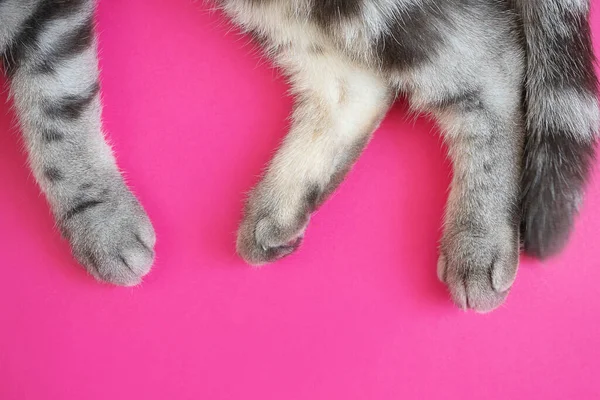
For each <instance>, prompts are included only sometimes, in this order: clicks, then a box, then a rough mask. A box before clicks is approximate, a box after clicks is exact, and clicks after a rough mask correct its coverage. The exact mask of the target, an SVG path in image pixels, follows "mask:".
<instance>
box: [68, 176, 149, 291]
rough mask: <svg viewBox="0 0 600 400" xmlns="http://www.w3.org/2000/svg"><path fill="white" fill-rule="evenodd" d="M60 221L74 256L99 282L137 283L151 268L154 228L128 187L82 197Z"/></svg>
mask: <svg viewBox="0 0 600 400" xmlns="http://www.w3.org/2000/svg"><path fill="white" fill-rule="evenodd" d="M123 186H124V185H123ZM59 224H60V226H61V230H62V232H63V235H64V236H65V237H66V238H67V239H68V240H69V242H70V244H71V249H72V251H73V254H74V256H75V258H77V260H78V261H79V262H80V263H81V264H82V265H83V266H84V267H85V268H86V269H87V271H88V272H89V273H90V274H92V275H93V276H94V277H95V278H96V279H98V280H100V281H104V282H108V283H112V284H115V285H119V286H135V285H137V284H139V283H140V282H141V281H142V278H143V277H144V276H145V275H146V274H147V273H148V272H149V271H150V268H151V267H152V263H153V261H154V244H155V242H156V236H155V233H154V229H153V227H152V224H151V223H150V219H149V218H148V216H147V215H146V213H145V211H144V210H143V208H142V206H141V205H140V204H139V202H138V201H137V199H136V198H135V197H134V196H133V194H131V193H130V192H129V190H128V189H127V188H125V187H119V188H118V189H113V190H109V189H105V190H104V191H102V193H101V194H100V195H98V196H94V197H90V198H86V199H79V200H78V201H77V202H76V203H74V204H73V205H72V207H71V208H70V209H69V210H68V211H67V212H66V213H65V214H64V215H63V216H62V218H60V221H59Z"/></svg>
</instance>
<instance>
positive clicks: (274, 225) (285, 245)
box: [236, 185, 315, 266]
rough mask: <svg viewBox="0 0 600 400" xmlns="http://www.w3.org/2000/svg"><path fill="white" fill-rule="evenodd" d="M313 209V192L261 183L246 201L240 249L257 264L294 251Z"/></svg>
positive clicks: (246, 259)
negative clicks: (308, 193)
mask: <svg viewBox="0 0 600 400" xmlns="http://www.w3.org/2000/svg"><path fill="white" fill-rule="evenodd" d="M314 209H315V199H314V196H306V195H302V194H298V193H296V192H294V191H293V190H281V189H280V190H277V189H273V188H272V187H271V188H270V187H269V186H267V185H264V186H260V185H259V187H258V188H257V189H255V190H254V192H253V194H252V195H251V196H250V199H249V200H248V203H247V204H246V209H245V212H244V219H243V221H242V223H241V224H240V228H239V230H238V234H237V243H236V250H237V253H238V254H239V255H240V256H241V257H242V258H243V259H244V260H245V261H246V262H247V263H248V264H250V265H255V266H258V265H263V264H267V263H270V262H273V261H276V260H278V259H280V258H283V257H286V256H288V255H290V254H292V253H293V252H294V251H296V249H298V247H299V246H300V244H301V243H302V239H303V238H304V231H305V230H306V227H307V225H308V221H309V219H310V215H311V212H312V211H313V210H314Z"/></svg>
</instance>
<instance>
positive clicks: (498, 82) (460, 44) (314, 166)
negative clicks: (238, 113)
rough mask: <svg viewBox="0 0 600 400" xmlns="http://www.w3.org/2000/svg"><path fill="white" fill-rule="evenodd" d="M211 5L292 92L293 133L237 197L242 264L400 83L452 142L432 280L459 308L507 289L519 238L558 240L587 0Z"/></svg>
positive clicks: (584, 115) (576, 160) (285, 248)
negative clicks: (259, 50) (244, 195)
mask: <svg viewBox="0 0 600 400" xmlns="http://www.w3.org/2000/svg"><path fill="white" fill-rule="evenodd" d="M219 3H220V6H221V7H222V8H223V9H224V10H225V12H226V13H227V14H228V15H229V16H230V17H231V18H232V19H233V20H234V21H235V22H236V23H237V24H239V25H240V26H241V27H242V28H243V29H244V30H245V31H247V32H249V33H250V34H252V35H254V36H255V37H256V38H257V40H258V41H259V42H260V43H261V44H262V45H263V46H264V48H265V50H266V53H267V54H268V55H269V56H270V57H272V58H273V60H274V61H275V63H276V64H277V65H279V66H280V67H281V68H282V69H283V71H284V72H285V73H286V74H287V75H288V76H289V79H290V82H291V85H292V89H293V91H294V92H295V93H296V95H297V104H296V107H295V110H294V115H293V123H292V126H291V130H290V132H289V135H288V136H287V138H286V139H285V141H284V143H283V145H282V146H281V148H280V149H279V151H278V152H277V154H276V155H275V157H274V159H273V161H272V162H271V164H270V165H269V167H268V168H267V171H266V173H265V175H264V177H263V179H262V181H261V182H260V183H259V184H258V185H257V187H256V188H255V189H254V190H253V191H252V193H251V195H250V197H249V199H248V201H247V205H246V211H245V217H244V220H243V222H242V224H241V227H240V229H239V232H238V242H237V248H238V252H239V254H240V255H241V256H242V257H243V258H244V259H246V260H247V261H248V262H250V263H252V264H263V263H267V262H271V261H273V260H275V259H277V258H280V257H282V256H285V255H287V254H290V253H291V252H293V251H294V250H296V248H297V247H298V245H299V244H300V242H301V240H302V237H303V235H304V231H305V229H306V226H307V224H308V221H309V218H310V215H311V213H312V212H313V211H314V210H315V209H316V208H317V207H318V205H319V204H321V203H322V202H323V201H324V200H325V199H326V198H327V196H328V194H329V193H331V192H332V191H333V190H334V189H335V187H336V186H337V185H338V184H339V182H340V181H341V179H342V178H343V176H344V174H345V173H346V172H347V171H348V169H349V168H350V167H351V165H352V163H353V162H354V160H356V158H357V157H358V155H359V154H360V152H361V150H362V149H363V148H364V146H365V145H366V144H367V142H368V141H369V138H370V137H371V134H372V132H373V130H374V129H375V128H376V127H377V125H378V123H379V121H380V120H381V118H382V117H383V116H384V115H385V113H386V111H387V109H388V107H389V106H390V104H391V102H392V101H393V99H394V98H395V96H396V95H397V94H398V93H403V94H405V95H407V96H408V98H409V100H410V104H411V107H412V108H413V109H414V110H416V111H421V112H426V113H429V114H431V115H433V116H434V117H435V118H436V119H437V121H438V123H439V125H440V127H441V129H442V131H443V133H444V137H445V140H446V141H447V143H448V147H449V153H450V154H449V155H450V158H451V160H452V163H453V167H454V176H453V180H452V183H451V190H450V194H449V199H448V204H447V208H446V215H445V224H444V233H443V236H442V239H441V246H440V256H439V262H438V276H439V278H440V280H442V281H443V282H445V283H446V284H447V285H448V287H449V289H450V293H451V295H452V298H453V299H454V301H455V303H456V304H457V305H458V306H459V307H461V308H463V309H467V308H470V309H474V310H476V311H480V312H485V311H489V310H492V309H494V308H496V307H497V306H499V305H500V304H501V303H502V302H503V301H504V299H505V298H506V295H507V294H508V291H509V289H510V287H511V285H512V283H513V281H514V279H515V276H516V272H517V264H518V254H519V244H520V237H522V240H523V242H524V247H525V250H526V251H527V252H529V253H531V254H533V255H535V256H538V257H547V256H550V255H552V254H554V253H556V252H557V251H558V250H560V249H561V248H562V246H564V244H565V241H566V238H567V236H568V233H569V231H570V229H571V226H572V224H573V219H574V217H575V215H576V213H577V209H578V206H579V204H580V202H581V198H582V194H583V189H584V185H585V181H586V178H587V175H588V170H589V167H590V163H591V162H592V160H593V156H594V151H593V148H594V141H595V135H596V131H597V124H598V104H597V100H596V78H595V75H594V69H593V65H592V61H593V56H592V50H591V44H590V31H589V25H588V14H589V1H588V0H544V1H529V0H320V1H319V0H289V1H283V0H221V1H220V2H219ZM524 99H525V101H524ZM521 230H522V231H523V232H522V235H521Z"/></svg>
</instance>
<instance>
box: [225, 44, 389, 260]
mask: <svg viewBox="0 0 600 400" xmlns="http://www.w3.org/2000/svg"><path fill="white" fill-rule="evenodd" d="M277 61H278V63H279V64H280V65H282V66H283V67H284V69H285V70H286V72H288V73H289V74H290V78H291V83H292V88H293V90H294V92H295V94H296V95H297V99H296V105H295V109H294V113H293V120H292V126H291V130H290V132H289V134H288V135H287V137H286V138H285V140H284V142H283V144H282V146H281V147H280V149H279V151H278V152H277V154H276V155H275V157H274V159H273V160H272V161H271V163H270V165H269V167H268V169H267V171H266V173H265V175H264V177H263V179H262V181H261V182H260V183H259V184H258V185H257V186H256V188H255V189H254V190H253V191H252V193H251V194H250V196H249V199H248V201H247V204H246V207H245V213H244V219H243V222H242V223H241V226H240V228H239V232H238V238H237V251H238V253H239V254H240V255H241V256H242V257H243V258H244V259H245V260H246V261H247V262H248V263H250V264H253V265H260V264H264V263H268V262H271V261H274V260H276V259H278V258H281V257H283V256H286V255H288V254H290V253H292V252H293V251H294V250H295V249H296V248H297V247H298V245H299V244H300V241H301V239H302V237H303V234H304V230H305V228H306V226H307V224H308V221H309V218H310V215H311V213H312V212H313V211H315V210H316V208H317V207H318V206H319V205H320V204H321V203H322V202H323V201H324V200H325V199H326V198H327V197H328V196H329V194H330V193H331V192H332V191H334V190H335V188H336V187H337V186H338V184H339V183H340V182H341V181H342V179H343V178H344V176H345V174H346V172H347V171H348V170H349V169H350V167H351V166H352V164H353V163H354V161H355V160H356V158H357V157H358V156H359V154H360V153H361V151H362V150H363V148H364V147H365V145H366V144H367V142H368V140H369V139H370V137H371V134H372V132H373V131H374V129H375V128H376V127H377V125H378V124H379V122H380V121H381V119H382V118H383V116H384V115H385V113H386V111H387V110H388V108H389V105H390V103H391V101H392V100H393V98H392V93H391V91H390V89H389V87H388V84H387V82H386V81H385V80H384V79H383V78H381V77H380V76H378V75H377V74H376V73H374V72H372V71H369V70H367V69H363V68H362V67H359V66H356V65H353V64H352V63H351V62H350V61H349V60H346V59H344V58H343V56H340V55H338V54H336V53H333V52H329V51H326V50H323V49H313V50H310V51H294V49H288V50H286V52H285V53H283V54H281V55H279V57H277Z"/></svg>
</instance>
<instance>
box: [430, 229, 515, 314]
mask: <svg viewBox="0 0 600 400" xmlns="http://www.w3.org/2000/svg"><path fill="white" fill-rule="evenodd" d="M518 263H519V242H518V234H517V232H516V228H507V229H497V230H490V231H489V232H488V233H487V234H481V233H480V232H479V233H478V234H474V233H473V232H468V231H467V232H455V233H446V234H445V236H444V238H443V239H442V245H441V253H440V257H439V260H438V267H437V273H438V278H439V279H440V280H441V281H442V282H444V283H445V284H446V285H447V286H448V288H449V290H450V294H451V296H452V300H453V301H454V303H455V304H456V305H457V306H458V307H460V308H461V309H463V310H467V309H472V310H474V311H476V312H480V313H486V312H489V311H492V310H494V309H495V308H497V307H499V306H500V305H501V304H502V303H503V302H504V300H505V299H506V296H507V295H508V292H509V290H510V288H511V286H512V284H513V282H514V280H515V277H516V273H517V267H518Z"/></svg>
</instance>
